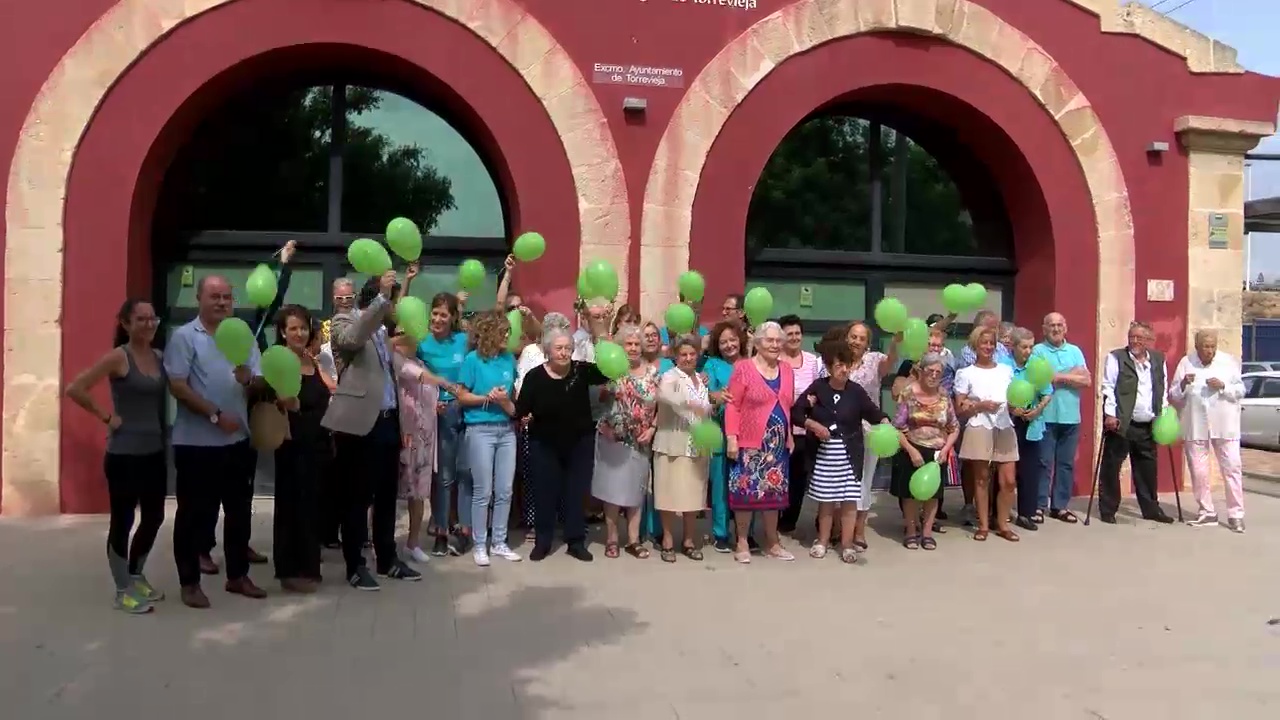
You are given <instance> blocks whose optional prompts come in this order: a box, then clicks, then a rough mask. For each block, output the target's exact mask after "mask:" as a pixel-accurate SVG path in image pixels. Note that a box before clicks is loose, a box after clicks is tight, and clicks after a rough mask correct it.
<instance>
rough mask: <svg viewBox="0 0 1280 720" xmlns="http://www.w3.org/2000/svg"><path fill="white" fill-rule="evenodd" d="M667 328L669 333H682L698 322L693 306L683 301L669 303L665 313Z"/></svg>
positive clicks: (691, 328)
mask: <svg viewBox="0 0 1280 720" xmlns="http://www.w3.org/2000/svg"><path fill="white" fill-rule="evenodd" d="M666 321H667V330H668V332H669V333H670V334H671V335H683V334H685V333H687V332H689V331H691V330H693V326H694V325H697V324H698V318H697V317H696V316H694V314H693V308H691V307H689V306H688V305H685V304H684V303H671V305H670V307H668V308H667V314H666Z"/></svg>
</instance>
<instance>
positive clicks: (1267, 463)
mask: <svg viewBox="0 0 1280 720" xmlns="http://www.w3.org/2000/svg"><path fill="white" fill-rule="evenodd" d="M1240 460H1241V461H1242V462H1243V463H1244V472H1245V474H1246V475H1249V476H1251V477H1254V478H1258V479H1270V480H1275V481H1277V482H1280V453H1276V452H1271V451H1269V450H1256V449H1253V448H1241V449H1240Z"/></svg>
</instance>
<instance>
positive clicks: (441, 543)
mask: <svg viewBox="0 0 1280 720" xmlns="http://www.w3.org/2000/svg"><path fill="white" fill-rule="evenodd" d="M431 554H432V555H435V556H436V557H444V556H445V555H448V554H449V540H448V538H446V537H445V536H443V535H437V536H436V540H435V543H433V544H432V545H431Z"/></svg>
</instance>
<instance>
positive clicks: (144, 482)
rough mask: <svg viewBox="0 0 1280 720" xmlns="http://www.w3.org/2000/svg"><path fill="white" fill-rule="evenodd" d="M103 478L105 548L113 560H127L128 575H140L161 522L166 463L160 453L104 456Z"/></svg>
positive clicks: (167, 472) (165, 482)
mask: <svg viewBox="0 0 1280 720" xmlns="http://www.w3.org/2000/svg"><path fill="white" fill-rule="evenodd" d="M102 466H103V471H104V473H105V474H106V476H107V496H108V497H109V499H110V502H111V524H110V525H109V526H108V528H107V547H108V549H110V550H111V552H113V553H115V554H116V556H117V557H122V558H127V559H128V561H129V574H131V575H137V574H139V573H141V572H142V565H143V562H145V561H146V558H147V554H148V553H150V552H151V548H152V547H153V546H154V545H155V542H156V535H158V534H160V526H161V525H162V524H163V523H164V497H165V495H166V494H168V491H169V462H168V460H166V459H165V456H164V451H163V450H162V451H160V452H157V453H152V454H150V455H118V454H115V453H107V455H106V457H105V458H104V459H103V462H102ZM138 511H140V515H141V519H140V520H139V521H138V531H137V532H136V533H134V534H133V542H132V543H130V542H129V533H130V531H132V530H133V521H134V517H135V513H137V512H138Z"/></svg>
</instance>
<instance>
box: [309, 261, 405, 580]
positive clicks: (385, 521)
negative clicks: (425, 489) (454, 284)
mask: <svg viewBox="0 0 1280 720" xmlns="http://www.w3.org/2000/svg"><path fill="white" fill-rule="evenodd" d="M395 288H396V274H395V271H394V270H389V271H387V272H386V273H384V274H383V275H382V276H381V277H376V278H369V281H368V282H367V283H365V286H364V289H363V290H361V292H360V298H359V302H358V303H357V304H358V306H359V309H352V310H350V311H347V312H339V313H338V314H336V315H334V316H333V318H332V319H331V320H330V323H329V342H330V345H331V347H332V348H333V354H334V356H335V357H336V358H337V359H338V366H339V367H340V368H341V370H340V371H339V373H340V374H339V375H338V388H337V390H335V391H334V393H333V399H332V400H331V401H330V403H329V409H328V410H327V411H326V412H325V414H324V420H323V421H322V424H323V425H324V427H326V428H328V429H329V430H332V431H333V440H334V447H335V449H336V454H337V457H336V459H335V463H336V470H337V478H338V479H337V484H338V486H339V487H340V493H341V499H340V500H339V503H340V505H341V509H340V514H341V518H342V519H341V523H342V555H343V558H344V559H345V560H346V564H347V582H349V583H350V584H351V586H352V587H354V588H356V589H357V590H377V589H379V586H378V582H377V580H375V579H374V578H373V575H372V574H371V573H370V572H369V569H368V568H367V567H365V561H364V554H363V549H364V544H365V536H366V533H367V532H368V516H367V514H366V513H367V512H368V508H369V505H370V502H372V504H373V549H374V557H375V558H376V560H377V566H378V567H377V570H378V574H379V575H381V576H383V577H388V578H392V579H395V580H421V579H422V575H421V574H419V573H418V571H416V570H414V569H413V568H411V567H409V566H408V565H406V564H405V563H404V562H403V561H402V560H401V559H400V557H399V555H398V554H397V553H396V542H395V521H396V495H397V490H398V483H399V472H400V443H401V434H400V415H399V400H398V398H399V394H398V392H397V386H396V382H397V377H398V374H399V370H400V366H401V359H400V357H399V356H398V355H396V353H395V352H394V351H393V350H392V348H391V344H390V343H389V342H388V337H387V325H388V322H387V320H388V318H389V317H390V315H391V297H392V295H393V294H394V292H395Z"/></svg>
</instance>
